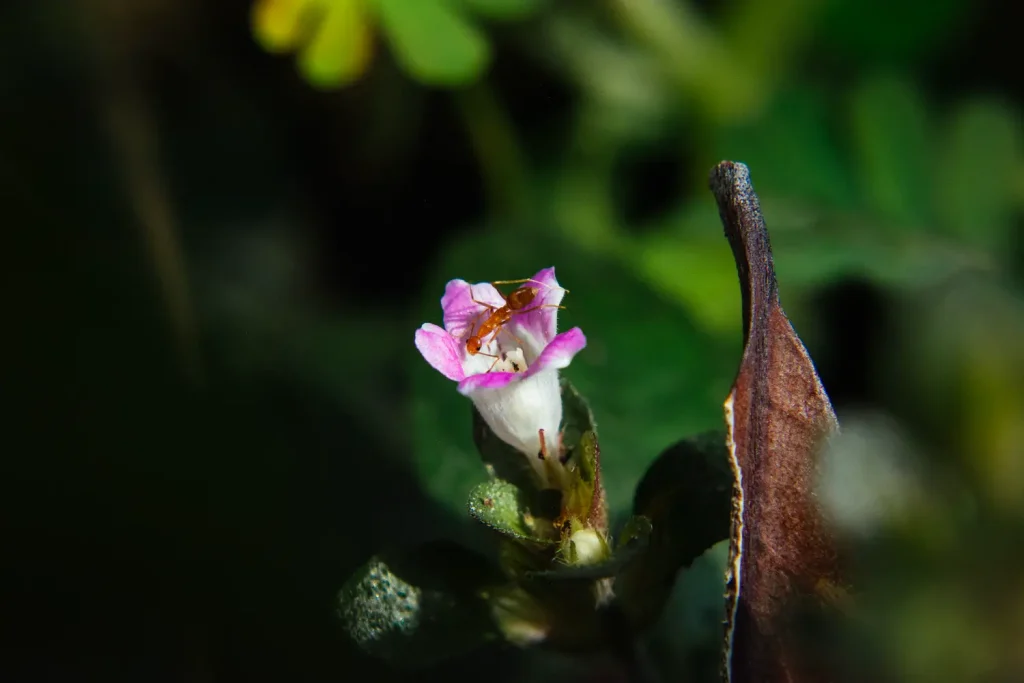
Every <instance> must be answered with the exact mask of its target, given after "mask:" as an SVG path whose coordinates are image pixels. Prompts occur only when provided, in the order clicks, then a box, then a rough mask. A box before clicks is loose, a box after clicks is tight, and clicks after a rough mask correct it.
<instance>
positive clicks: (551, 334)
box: [511, 268, 565, 346]
mask: <svg viewBox="0 0 1024 683" xmlns="http://www.w3.org/2000/svg"><path fill="white" fill-rule="evenodd" d="M532 279H533V280H535V282H526V283H523V286H527V287H536V288H537V290H538V291H537V296H536V297H535V298H534V300H533V301H532V302H531V303H530V305H529V306H527V307H526V308H527V309H528V310H529V309H533V310H530V312H529V313H521V314H519V315H516V316H515V317H514V318H512V323H511V327H512V332H513V334H517V335H518V334H519V331H522V332H523V333H524V334H525V335H528V336H530V337H532V338H534V339H535V340H537V342H538V345H539V346H544V345H546V344H547V343H548V342H550V341H551V340H552V339H554V338H555V334H556V333H557V331H558V329H557V328H558V309H557V308H554V306H557V305H558V304H560V303H562V297H564V296H565V290H564V289H562V288H561V286H559V284H558V280H557V279H555V269H554V268H545V269H543V270H541V271H540V272H538V273H537V274H536V275H534V276H533V278H532Z"/></svg>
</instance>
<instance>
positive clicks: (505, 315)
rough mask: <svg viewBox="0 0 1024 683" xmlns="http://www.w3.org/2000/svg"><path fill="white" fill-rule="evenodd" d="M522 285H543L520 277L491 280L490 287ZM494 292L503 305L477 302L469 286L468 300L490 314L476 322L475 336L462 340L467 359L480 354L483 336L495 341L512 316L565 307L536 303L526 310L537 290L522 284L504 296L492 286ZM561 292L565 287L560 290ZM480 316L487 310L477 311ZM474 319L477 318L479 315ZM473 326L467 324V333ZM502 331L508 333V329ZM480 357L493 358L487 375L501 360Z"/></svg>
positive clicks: (495, 357)
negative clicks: (503, 301)
mask: <svg viewBox="0 0 1024 683" xmlns="http://www.w3.org/2000/svg"><path fill="white" fill-rule="evenodd" d="M523 282H535V283H536V284H538V285H544V283H543V282H538V281H537V280H534V279H532V278H523V279H522V280H495V281H494V282H492V283H491V285H514V284H520V283H523ZM544 286H550V285H544ZM494 289H495V291H497V292H498V294H499V295H500V296H501V298H502V299H504V300H505V305H504V306H495V305H494V304H489V303H487V302H486V301H479V300H477V298H476V297H475V296H473V288H472V285H470V290H469V297H470V298H471V299H472V300H473V303H476V304H479V305H480V306H484V307H486V308H487V310H489V311H490V314H489V315H488V316H487V318H486V319H485V320H484V321H483V322H482V323H480V327H479V328H478V329H477V331H476V334H470V336H469V337H468V338H467V339H466V351H467V353H469V355H471V356H475V355H477V354H478V353H483V352H482V351H481V349H483V346H484V340H485V339H486V338H487V337H492V338H496V337H497V335H498V333H499V332H501V331H502V330H503V329H505V325H507V324H508V323H509V322H510V321H511V320H512V318H513V317H514V316H516V315H522V314H524V313H529V312H530V311H536V310H537V309H539V308H561V309H565V306H559V305H558V304H538V305H537V306H534V307H533V308H527V306H529V305H530V304H531V303H533V300H534V299H535V298H537V294H539V293H540V289H539V288H538V287H527V286H525V285H524V286H522V287H519V288H518V289H516V290H515V291H513V292H512V293H511V294H509V295H508V296H506V295H504V294H502V293H501V291H500V290H498V288H497V287H495V288H494ZM562 289H565V288H564V287H563V288H562ZM565 292H566V293H568V292H569V290H567V289H565ZM484 313H487V311H481V312H480V315H483V314H484ZM477 317H478V318H479V316H477ZM474 324H475V321H474ZM473 326H474V325H470V327H469V331H470V333H472V332H473ZM505 331H506V332H508V330H505ZM509 334H510V335H512V338H513V339H515V340H516V341H517V342H519V345H520V346H522V345H523V342H522V340H520V339H519V338H518V337H516V336H515V335H513V334H512V333H511V332H509ZM483 355H485V356H493V358H494V362H493V363H491V367H490V368H488V370H487V372H490V371H491V369H493V368H494V366H495V365H497V363H498V361H499V360H500V358H501V357H500V355H499V356H494V355H493V354H490V353H483ZM513 366H515V364H513Z"/></svg>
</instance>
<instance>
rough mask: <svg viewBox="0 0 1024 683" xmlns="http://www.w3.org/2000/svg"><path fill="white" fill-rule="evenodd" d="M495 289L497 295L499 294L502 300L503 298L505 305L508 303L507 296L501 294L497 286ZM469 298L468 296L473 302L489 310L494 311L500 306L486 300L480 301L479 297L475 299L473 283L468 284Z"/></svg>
mask: <svg viewBox="0 0 1024 683" xmlns="http://www.w3.org/2000/svg"><path fill="white" fill-rule="evenodd" d="M495 291H496V292H498V296H500V297H501V298H502V300H504V302H505V305H506V306H507V305H508V297H506V296H505V295H504V294H502V293H501V292H500V291H498V289H497V288H495ZM469 298H470V300H471V301H472V302H473V303H475V304H479V305H481V306H483V307H484V308H487V309H489V310H491V311H496V310H498V309H499V308H501V306H495V305H494V304H489V303H487V302H486V301H480V300H479V299H477V298H476V295H475V294H473V285H470V286H469Z"/></svg>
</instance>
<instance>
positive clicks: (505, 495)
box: [469, 479, 558, 544]
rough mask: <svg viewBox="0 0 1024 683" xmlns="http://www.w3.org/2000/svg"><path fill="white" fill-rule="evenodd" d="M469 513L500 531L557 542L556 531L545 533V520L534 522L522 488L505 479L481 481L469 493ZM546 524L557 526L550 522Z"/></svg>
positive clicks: (545, 542)
mask: <svg viewBox="0 0 1024 683" xmlns="http://www.w3.org/2000/svg"><path fill="white" fill-rule="evenodd" d="M469 514H470V515H472V517H473V519H475V520H476V521H478V522H480V523H481V524H483V525H484V526H487V527H489V528H491V529H493V530H495V531H497V532H498V533H500V534H503V535H505V536H508V537H510V538H515V539H519V540H526V541H532V542H535V543H539V544H554V543H556V542H557V540H558V539H557V537H555V536H554V535H553V533H551V534H548V535H547V536H545V535H544V531H545V529H544V524H543V523H540V524H535V523H534V521H533V520H534V519H535V517H534V516H533V514H532V513H531V512H530V509H529V505H528V504H527V502H526V496H525V494H524V493H523V491H522V490H521V489H519V488H517V487H516V486H514V485H513V484H511V483H509V482H507V481H504V480H502V479H492V480H490V481H487V482H484V483H483V484H480V485H479V486H477V487H476V488H474V489H473V492H472V493H470V494H469ZM547 528H548V529H551V531H552V532H553V531H554V529H553V528H552V527H551V525H550V523H548V524H547Z"/></svg>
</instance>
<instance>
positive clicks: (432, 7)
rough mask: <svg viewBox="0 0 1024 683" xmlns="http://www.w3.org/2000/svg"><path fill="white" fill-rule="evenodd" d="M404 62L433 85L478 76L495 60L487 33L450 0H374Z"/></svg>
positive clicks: (421, 79) (404, 65) (414, 75)
mask: <svg viewBox="0 0 1024 683" xmlns="http://www.w3.org/2000/svg"><path fill="white" fill-rule="evenodd" d="M373 1H374V2H375V3H376V6H377V12H378V14H379V17H380V22H381V25H382V26H383V28H384V30H385V32H386V33H387V36H388V39H389V42H390V44H391V48H392V50H393V51H394V53H395V57H396V58H397V59H398V61H399V63H401V65H402V66H403V67H404V68H405V69H406V70H407V71H408V72H409V73H410V74H411V75H412V76H413V77H414V78H416V79H417V80H419V81H421V82H423V83H425V84H427V85H438V86H457V85H465V84H467V83H470V82H472V81H474V80H475V79H476V78H477V77H478V76H480V74H481V73H482V72H483V70H484V69H485V68H486V67H487V64H488V62H489V61H490V56H491V51H490V46H489V45H488V43H487V40H486V38H485V37H484V35H483V34H482V33H481V32H480V31H479V30H477V29H476V28H475V27H474V26H473V25H472V24H470V23H469V22H468V21H467V20H466V19H465V17H463V16H461V14H460V13H459V11H458V10H457V9H455V8H453V7H452V6H451V2H450V0H419V1H418V2H409V1H408V0H373Z"/></svg>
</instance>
